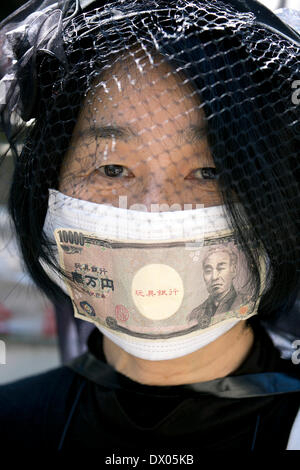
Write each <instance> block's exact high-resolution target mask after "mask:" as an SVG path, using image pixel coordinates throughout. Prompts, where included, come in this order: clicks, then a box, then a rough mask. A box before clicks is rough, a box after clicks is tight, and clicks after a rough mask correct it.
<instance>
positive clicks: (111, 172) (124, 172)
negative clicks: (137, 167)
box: [97, 165, 133, 178]
mask: <svg viewBox="0 0 300 470" xmlns="http://www.w3.org/2000/svg"><path fill="white" fill-rule="evenodd" d="M97 171H99V172H100V173H101V174H103V175H105V176H107V177H109V178H120V177H121V176H125V177H127V178H130V177H132V176H133V173H132V172H131V171H130V170H128V168H126V167H125V166H122V165H102V166H100V167H98V168H97Z"/></svg>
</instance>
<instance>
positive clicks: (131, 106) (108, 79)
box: [80, 48, 204, 133]
mask: <svg viewBox="0 0 300 470" xmlns="http://www.w3.org/2000/svg"><path fill="white" fill-rule="evenodd" d="M91 117H93V119H94V121H95V122H105V123H106V124H111V125H114V124H116V123H117V122H125V121H126V123H128V124H131V125H132V127H133V128H135V129H136V130H137V132H139V133H141V132H146V131H147V130H150V128H151V130H152V131H153V130H154V128H157V127H161V128H163V127H165V131H166V132H168V129H167V124H168V123H170V122H172V123H173V124H174V125H175V127H177V128H178V129H180V128H181V127H183V126H187V125H188V124H193V125H197V124H198V125H200V124H201V123H203V121H204V113H203V110H202V104H201V101H200V99H199V96H198V95H197V92H196V90H195V89H194V88H193V86H192V84H191V82H190V81H189V80H187V78H186V76H185V75H184V73H183V72H182V71H180V70H176V67H175V66H174V65H173V64H171V63H170V62H169V61H168V60H167V59H166V58H165V57H164V56H163V55H161V54H159V53H157V52H156V51H147V50H144V49H142V48H132V49H129V50H128V51H126V53H125V54H122V55H121V56H120V57H118V58H115V59H114V60H112V61H111V64H109V65H107V66H106V67H105V70H103V71H102V72H100V73H99V74H97V75H96V76H95V78H94V81H93V83H92V86H91V88H90V90H89V92H88V94H87V97H86V99H85V101H84V106H83V108H82V112H81V115H80V119H81V120H83V119H91ZM128 130H129V129H128Z"/></svg>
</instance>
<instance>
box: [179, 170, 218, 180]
mask: <svg viewBox="0 0 300 470" xmlns="http://www.w3.org/2000/svg"><path fill="white" fill-rule="evenodd" d="M193 178H197V179H201V180H215V179H216V178H217V170H216V168H214V167H204V168H197V169H196V170H193V171H191V173H189V175H188V176H187V178H186V179H193Z"/></svg>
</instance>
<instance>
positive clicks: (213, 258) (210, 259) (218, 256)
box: [204, 250, 230, 264]
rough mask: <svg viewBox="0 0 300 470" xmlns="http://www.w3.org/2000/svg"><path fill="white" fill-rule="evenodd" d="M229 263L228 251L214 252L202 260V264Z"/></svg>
mask: <svg viewBox="0 0 300 470" xmlns="http://www.w3.org/2000/svg"><path fill="white" fill-rule="evenodd" d="M220 261H222V262H224V263H226V262H229V261H230V254H229V253H228V251H225V250H224V251H222V250H220V251H216V252H215V253H211V254H209V255H208V256H207V257H206V258H205V259H204V264H210V263H215V262H220Z"/></svg>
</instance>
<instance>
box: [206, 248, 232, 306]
mask: <svg viewBox="0 0 300 470" xmlns="http://www.w3.org/2000/svg"><path fill="white" fill-rule="evenodd" d="M235 275H236V266H235V265H234V264H232V263H231V259H230V255H229V253H227V252H226V251H217V252H216V253H212V254H211V255H209V256H208V257H207V258H206V259H205V260H204V264H203V277H204V280H205V283H206V287H207V290H208V292H209V294H211V295H212V296H213V297H222V296H223V295H224V294H225V293H226V292H227V291H228V290H229V289H230V287H231V285H232V281H233V279H234V277H235Z"/></svg>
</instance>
